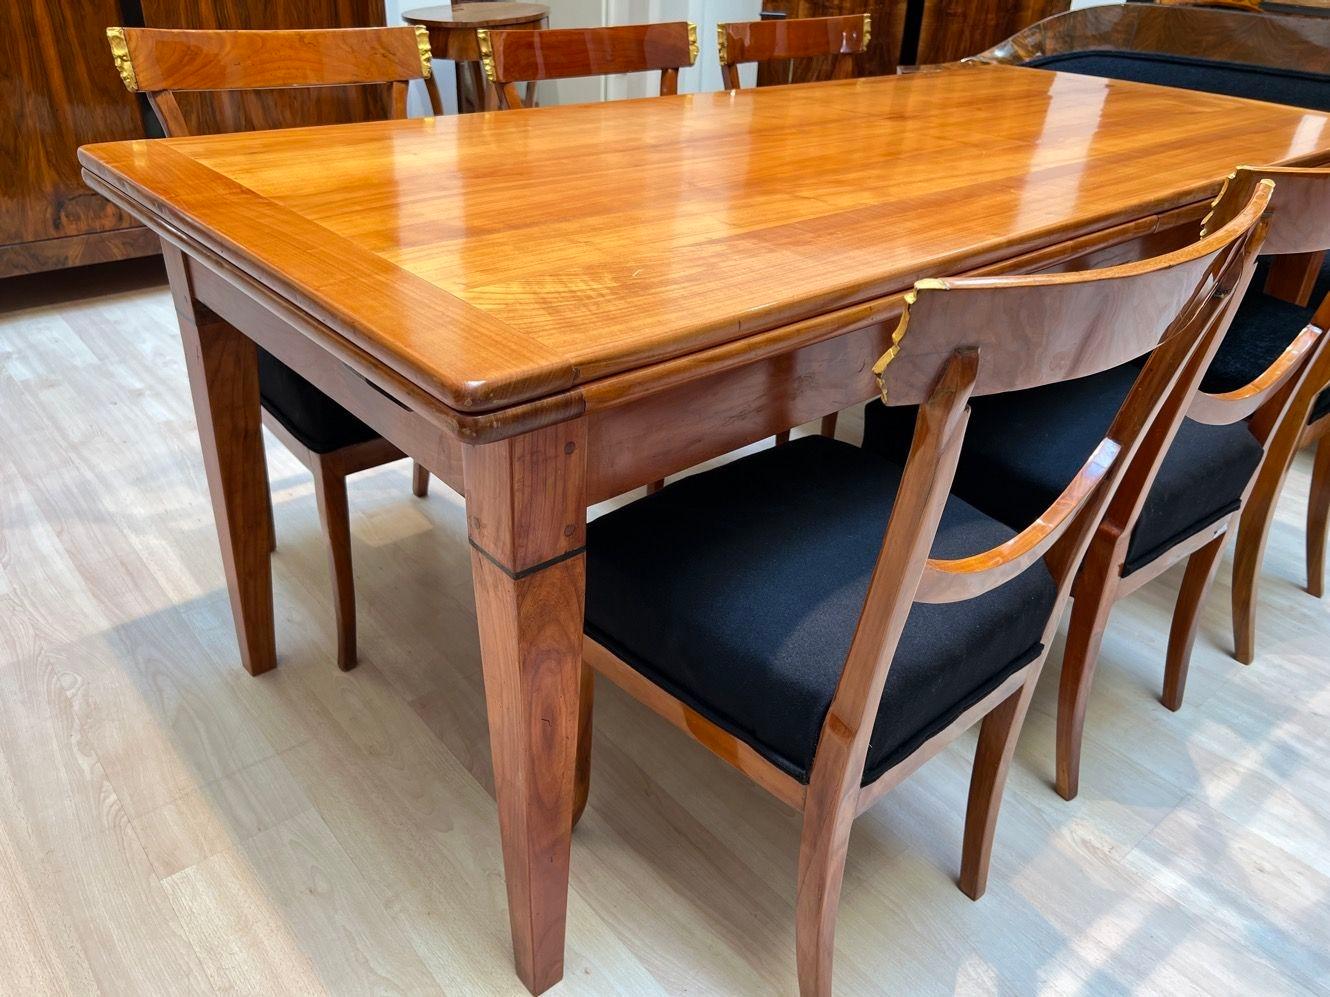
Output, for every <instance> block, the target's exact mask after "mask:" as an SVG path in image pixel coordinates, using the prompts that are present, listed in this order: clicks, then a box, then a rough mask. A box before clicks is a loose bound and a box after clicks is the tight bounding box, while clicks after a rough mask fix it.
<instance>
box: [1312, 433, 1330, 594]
mask: <svg viewBox="0 0 1330 997" xmlns="http://www.w3.org/2000/svg"><path fill="white" fill-rule="evenodd" d="M1327 532H1330V433H1328V434H1326V435H1325V436H1322V437H1321V439H1320V442H1318V443H1317V444H1316V460H1315V463H1313V465H1312V488H1311V494H1310V495H1309V496H1308V498H1307V591H1308V592H1310V593H1311V594H1312V595H1314V596H1316V598H1318V599H1319V598H1321V596H1323V595H1325V541H1326V533H1327Z"/></svg>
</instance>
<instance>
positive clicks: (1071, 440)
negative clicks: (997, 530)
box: [864, 364, 1262, 574]
mask: <svg viewBox="0 0 1330 997" xmlns="http://www.w3.org/2000/svg"><path fill="white" fill-rule="evenodd" d="M1138 373H1139V371H1138V369H1137V368H1136V367H1134V366H1133V365H1130V364H1128V365H1126V366H1123V367H1119V368H1117V369H1116V370H1111V371H1107V372H1105V373H1103V374H1097V375H1095V376H1093V377H1087V378H1081V379H1080V380H1076V381H1066V382H1063V383H1060V384H1052V385H1048V386H1046V387H1042V388H1035V389H1032V390H1030V391H1021V392H1016V393H1014V394H1009V395H991V396H988V397H985V398H976V399H974V401H973V402H972V403H971V409H972V414H971V417H970V425H969V429H968V431H967V432H966V437H965V445H964V447H963V448H962V450H961V460H960V466H959V467H958V468H957V471H956V482H955V485H954V486H953V491H954V492H955V494H957V495H959V496H961V497H962V498H964V499H965V500H966V501H967V502H970V503H971V504H972V505H974V506H976V507H978V508H979V509H982V510H983V511H984V512H986V513H987V514H988V515H990V516H992V517H993V518H995V519H998V520H1001V521H1002V522H1004V523H1011V524H1017V525H1024V524H1026V523H1029V522H1030V521H1031V520H1032V519H1033V518H1034V517H1035V516H1037V515H1038V514H1039V513H1040V512H1042V511H1043V510H1044V509H1046V508H1047V507H1048V506H1049V505H1050V504H1051V503H1052V501H1053V500H1054V499H1055V498H1057V496H1058V495H1059V494H1060V493H1061V491H1062V489H1063V488H1065V487H1066V486H1067V484H1068V482H1070V481H1071V479H1072V478H1073V477H1074V476H1075V474H1076V472H1077V471H1078V470H1079V469H1080V467H1081V465H1082V464H1083V463H1084V462H1085V460H1086V459H1087V458H1088V457H1089V456H1090V454H1091V453H1092V452H1093V450H1094V448H1095V446H1096V445H1097V444H1098V443H1099V441H1100V440H1102V439H1103V437H1104V432H1105V430H1107V429H1108V426H1109V423H1111V422H1112V420H1113V416H1114V415H1115V414H1116V413H1117V410H1118V408H1119V407H1120V406H1121V404H1122V401H1123V399H1124V398H1126V396H1127V392H1128V391H1129V390H1130V389H1131V386H1132V383H1133V381H1134V380H1135V378H1136V376H1137V374H1138ZM913 422H914V413H913V410H909V409H888V408H886V407H885V406H884V405H882V404H881V403H880V402H872V403H870V404H869V406H868V410H867V412H866V413H865V418H864V447H865V449H869V450H872V451H874V452H875V453H880V454H883V455H884V456H887V457H888V458H892V459H895V458H896V456H897V455H900V454H903V453H905V452H906V450H907V449H908V447H909V444H910V435H909V434H910V431H911V429H912V427H913ZM1261 454H1262V450H1261V446H1260V444H1259V443H1257V442H1256V438H1255V437H1253V436H1252V435H1251V433H1250V432H1249V431H1248V429H1247V426H1246V424H1245V423H1237V424H1234V425H1231V426H1207V425H1202V424H1201V423H1198V422H1192V421H1191V420H1190V419H1185V420H1183V423H1182V426H1181V428H1179V430H1178V434H1177V436H1176V437H1175V438H1174V440H1173V444H1172V446H1171V447H1170V448H1169V451H1168V454H1167V455H1166V456H1165V458H1164V461H1163V464H1162V465H1161V467H1160V469H1159V474H1158V476H1157V477H1156V478H1155V481H1154V484H1153V485H1152V486H1151V488H1150V494H1149V495H1148V496H1147V498H1146V500H1145V506H1144V508H1143V509H1142V510H1141V515H1140V519H1139V520H1138V521H1137V524H1136V529H1135V531H1134V532H1133V534H1132V538H1131V542H1130V544H1129V545H1128V548H1127V560H1126V564H1125V566H1124V569H1123V573H1124V574H1131V573H1132V572H1133V571H1136V570H1138V569H1140V568H1142V567H1144V566H1145V565H1147V564H1149V563H1150V562H1151V561H1153V560H1154V559H1155V558H1156V557H1158V556H1159V555H1160V554H1162V553H1164V552H1165V551H1167V550H1168V549H1169V548H1171V547H1173V546H1174V545H1175V544H1177V543H1178V542H1179V541H1181V540H1185V539H1186V538H1187V537H1189V536H1192V535H1193V534H1195V533H1197V532H1199V531H1200V530H1202V529H1204V528H1205V527H1206V526H1209V525H1210V524H1211V523H1215V522H1218V521H1219V520H1220V519H1222V518H1223V517H1224V516H1226V515H1228V514H1229V513H1231V512H1235V511H1237V509H1238V507H1239V504H1240V502H1241V499H1242V493H1243V490H1244V489H1245V488H1246V486H1247V482H1248V481H1249V480H1250V478H1251V476H1252V474H1253V473H1254V472H1255V470H1256V467H1257V465H1258V464H1259V463H1260V460H1261Z"/></svg>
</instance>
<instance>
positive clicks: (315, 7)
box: [101, 0, 390, 135]
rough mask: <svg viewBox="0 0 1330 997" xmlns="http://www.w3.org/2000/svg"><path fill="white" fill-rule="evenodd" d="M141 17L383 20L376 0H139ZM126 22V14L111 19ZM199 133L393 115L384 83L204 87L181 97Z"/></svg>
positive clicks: (193, 24) (338, 23)
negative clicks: (230, 89) (259, 89)
mask: <svg viewBox="0 0 1330 997" xmlns="http://www.w3.org/2000/svg"><path fill="white" fill-rule="evenodd" d="M140 4H141V7H142V10H143V23H144V24H146V25H148V26H149V27H154V28H158V27H160V28H177V29H179V28H183V29H191V30H205V31H218V30H220V31H239V30H260V31H293V30H298V29H306V28H316V29H317V28H371V27H381V26H382V25H383V23H384V8H383V4H382V2H381V0H380V2H376V0H275V2H266V3H262V4H255V3H250V2H248V0H140ZM120 23H123V21H122V19H121V18H116V19H114V20H111V21H107V22H106V24H104V25H101V27H103V28H105V27H107V26H109V25H111V24H120ZM179 103H180V107H181V113H182V114H183V116H184V120H185V123H186V125H187V126H188V128H189V130H190V131H191V132H192V133H194V134H200V135H204V134H207V135H210V134H215V133H218V132H233V131H248V130H250V129H256V128H257V129H267V128H281V127H292V126H296V125H312V124H333V123H342V122H348V121H376V120H379V119H381V118H385V117H387V116H388V114H389V111H390V103H389V95H388V93H387V88H385V87H358V88H355V89H346V88H344V87H311V88H308V89H300V90H288V91H276V92H273V93H244V94H228V93H198V94H184V95H182V96H181V98H180V101H179Z"/></svg>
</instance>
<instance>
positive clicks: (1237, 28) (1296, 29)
mask: <svg viewBox="0 0 1330 997" xmlns="http://www.w3.org/2000/svg"><path fill="white" fill-rule="evenodd" d="M1086 51H1120V52H1159V53H1165V54H1168V55H1183V56H1192V57H1195V58H1201V59H1222V60H1224V61H1226V62H1241V63H1247V64H1249V65H1256V66H1281V67H1284V68H1288V69H1298V70H1302V71H1304V72H1311V73H1330V19H1326V18H1316V17H1301V16H1298V15H1288V14H1283V13H1267V12H1260V13H1257V12H1253V11H1250V10H1235V9H1232V8H1227V9H1224V8H1216V7H1183V6H1173V5H1167V6H1164V5H1157V4H1151V3H1126V4H1106V5H1103V6H1094V7H1082V8H1081V9H1079V10H1072V11H1066V12H1064V13H1061V14H1056V15H1054V16H1052V17H1048V18H1045V19H1044V20H1042V21H1039V22H1038V23H1036V24H1032V25H1030V26H1029V27H1028V28H1025V29H1024V30H1022V31H1019V32H1017V33H1015V34H1014V35H1012V36H1011V37H1010V38H1008V39H1006V40H1005V41H1002V42H999V43H998V44H996V45H994V46H993V47H992V48H991V49H989V50H988V51H986V52H984V53H982V54H981V55H979V56H977V58H979V59H982V60H983V61H986V62H1000V63H1014V64H1019V63H1024V62H1028V61H1029V60H1030V59H1034V58H1038V57H1039V56H1044V55H1056V54H1058V53H1061V52H1086Z"/></svg>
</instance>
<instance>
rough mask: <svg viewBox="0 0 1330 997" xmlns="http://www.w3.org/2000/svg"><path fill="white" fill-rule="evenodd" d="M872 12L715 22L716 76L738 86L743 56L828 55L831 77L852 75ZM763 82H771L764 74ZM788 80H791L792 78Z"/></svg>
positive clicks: (869, 31) (750, 58)
mask: <svg viewBox="0 0 1330 997" xmlns="http://www.w3.org/2000/svg"><path fill="white" fill-rule="evenodd" d="M872 24H873V21H872V17H871V16H870V15H868V14H848V15H844V14H843V15H841V16H839V17H797V18H794V19H792V20H779V21H736V22H730V23H727V24H718V25H716V47H717V52H718V55H719V58H720V70H721V77H722V79H723V80H724V81H725V86H726V87H727V88H728V89H730V90H737V89H738V88H739V69H738V67H739V66H740V65H742V64H743V63H745V62H764V63H765V62H771V61H772V60H776V59H780V60H789V59H799V60H804V59H811V58H816V57H818V56H824V57H826V56H830V57H832V66H831V73H830V75H829V76H828V77H827V78H828V79H833V80H846V79H849V78H850V77H851V76H853V75H854V58H853V57H854V56H856V55H861V54H862V53H863V51H864V49H865V47H866V46H867V44H868V42H869V39H870V38H871V37H872ZM762 82H763V83H764V84H769V83H773V82H775V81H774V80H763V81H762ZM791 82H792V81H791Z"/></svg>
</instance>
